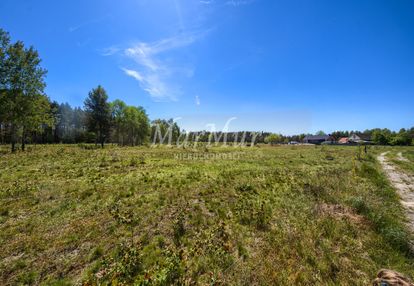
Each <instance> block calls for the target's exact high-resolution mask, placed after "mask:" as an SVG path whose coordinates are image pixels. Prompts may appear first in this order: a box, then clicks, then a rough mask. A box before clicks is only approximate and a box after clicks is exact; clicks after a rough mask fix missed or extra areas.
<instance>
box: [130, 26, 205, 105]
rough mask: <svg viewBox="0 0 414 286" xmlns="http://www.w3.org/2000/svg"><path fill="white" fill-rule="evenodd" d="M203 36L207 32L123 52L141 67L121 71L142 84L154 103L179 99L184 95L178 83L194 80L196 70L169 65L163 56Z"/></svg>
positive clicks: (143, 44)
mask: <svg viewBox="0 0 414 286" xmlns="http://www.w3.org/2000/svg"><path fill="white" fill-rule="evenodd" d="M204 35H205V33H187V34H181V35H178V36H175V37H170V38H166V39H162V40H159V41H156V42H152V43H146V42H139V43H137V44H136V45H134V46H132V47H129V48H127V49H125V50H124V55H125V56H126V57H127V58H130V59H132V60H133V61H134V62H135V63H136V64H137V65H138V67H137V68H136V69H126V68H122V70H123V71H124V72H125V74H126V75H128V76H130V77H132V78H134V79H136V80H137V81H139V83H140V86H141V88H142V89H143V90H144V91H146V92H147V93H148V94H149V95H150V96H151V97H152V98H153V99H154V100H156V101H165V100H173V101H174V100H177V98H178V97H179V96H180V94H181V88H180V86H179V85H178V83H177V82H178V81H179V80H180V79H183V78H189V77H192V75H193V73H194V71H193V68H191V67H187V66H182V65H181V66H176V65H174V64H171V62H170V61H169V62H166V61H165V60H162V58H161V54H163V53H167V52H173V50H176V49H179V48H183V47H186V46H189V45H191V44H193V43H194V42H195V41H196V40H197V39H199V38H201V37H202V36H204Z"/></svg>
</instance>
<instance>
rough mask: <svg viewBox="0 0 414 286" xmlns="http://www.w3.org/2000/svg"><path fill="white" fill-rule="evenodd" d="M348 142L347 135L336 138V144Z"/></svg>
mask: <svg viewBox="0 0 414 286" xmlns="http://www.w3.org/2000/svg"><path fill="white" fill-rule="evenodd" d="M348 143H349V138H348V137H342V138H339V140H338V144H348Z"/></svg>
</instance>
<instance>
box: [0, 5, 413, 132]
mask: <svg viewBox="0 0 414 286" xmlns="http://www.w3.org/2000/svg"><path fill="white" fill-rule="evenodd" d="M413 12H414V2H413V1H411V0H399V1H391V0H389V1H381V0H373V1H368V0H363V1H360V0H358V1H356V0H355V1H348V0H347V1H345V0H342V1H339V0H338V1H332V0H325V1H322V0H315V1H308V0H303V1H299V0H298V1H288V0H284V1H276V0H267V1H266V0H220V1H219V0H123V1H112V0H111V1H109V0H99V1H98V0H90V1H77V0H72V1H46V0H45V1H31V0H25V1H17V0H2V1H1V2H0V27H2V28H3V29H5V30H7V31H9V32H10V34H11V36H12V38H13V40H17V39H19V40H23V41H24V42H25V43H26V44H28V45H33V46H35V48H36V49H37V50H38V51H39V53H40V55H41V58H42V59H43V62H42V65H43V66H44V67H45V68H46V69H48V76H47V85H48V86H47V89H46V92H47V94H48V95H49V96H50V97H51V98H52V99H54V100H57V101H59V102H69V103H70V104H71V105H74V106H82V105H83V101H84V99H85V97H86V96H87V93H88V91H89V90H90V89H91V88H93V87H95V86H97V85H98V84H101V85H103V86H104V88H105V89H106V90H107V91H108V94H109V97H110V99H111V100H113V99H116V98H119V99H122V100H124V101H125V102H126V103H128V104H131V105H141V106H144V107H145V109H146V110H147V112H148V114H149V115H150V117H151V118H152V119H155V118H158V117H160V118H169V117H174V118H176V117H181V119H180V121H179V122H181V125H182V126H183V127H184V128H186V129H187V130H188V129H197V130H198V129H205V128H204V126H203V124H205V121H206V118H209V120H210V122H214V123H216V124H217V127H216V128H217V129H221V128H222V127H223V124H224V123H223V122H225V121H226V120H228V119H229V118H231V117H236V118H237V119H236V120H233V121H232V124H231V125H230V128H229V129H230V130H232V129H233V130H237V129H255V130H268V131H275V132H282V133H298V132H315V131H317V130H320V129H322V130H325V131H326V132H331V131H333V130H342V129H348V130H351V129H353V130H355V129H362V130H363V129H366V128H374V127H387V128H390V129H399V128H401V127H411V126H414V108H413V107H414V53H413V51H414V17H413Z"/></svg>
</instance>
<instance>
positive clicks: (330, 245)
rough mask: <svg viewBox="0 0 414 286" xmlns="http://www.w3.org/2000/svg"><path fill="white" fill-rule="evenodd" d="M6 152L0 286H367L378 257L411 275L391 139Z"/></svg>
mask: <svg viewBox="0 0 414 286" xmlns="http://www.w3.org/2000/svg"><path fill="white" fill-rule="evenodd" d="M3 148H4V149H3V152H2V153H1V155H0V156H1V157H0V170H1V173H0V187H1V191H0V202H1V205H0V244H1V251H0V284H1V285H33V284H40V285H73V284H75V283H83V284H84V285H96V284H101V285H108V284H109V285H111V283H112V285H131V284H134V285H171V284H176V285H367V284H369V282H370V281H371V280H372V279H373V278H374V276H375V274H376V272H377V271H378V270H379V269H380V268H383V267H385V268H391V269H394V270H397V271H400V272H403V273H404V274H406V275H408V276H411V277H414V258H413V256H412V254H410V252H409V246H408V241H409V239H410V237H409V235H408V234H407V232H406V229H405V227H404V225H403V224H402V220H403V218H402V217H403V214H402V210H401V207H400V204H399V201H398V197H397V195H396V193H395V191H394V190H393V189H392V188H391V187H390V186H389V184H388V182H387V180H386V178H385V176H384V175H383V174H382V172H381V171H380V166H379V165H378V163H377V162H376V159H375V158H376V155H377V154H378V153H379V152H383V151H386V150H387V148H375V147H371V148H370V149H369V152H368V155H366V154H364V153H362V152H359V150H358V147H338V146H323V147H320V146H319V147H314V146H275V147H267V146H259V147H252V148H233V147H231V148H223V147H221V148H219V147H216V148H212V149H209V150H208V149H205V148H202V149H199V150H184V149H177V148H167V147H160V148H148V147H139V148H138V147H136V148H132V147H125V148H120V147H114V146H107V147H106V148H105V149H103V150H101V149H94V148H93V146H88V145H81V146H76V145H72V146H65V145H55V146H31V147H29V150H28V151H27V152H25V153H17V154H9V153H7V151H6V149H5V148H6V146H3ZM401 150H402V151H403V154H411V155H410V156H412V154H413V152H414V149H413V148H411V149H410V148H408V147H407V148H401ZM179 154H181V155H179ZM407 157H408V156H407ZM411 166H412V165H411Z"/></svg>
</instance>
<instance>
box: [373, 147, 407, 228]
mask: <svg viewBox="0 0 414 286" xmlns="http://www.w3.org/2000/svg"><path fill="white" fill-rule="evenodd" d="M387 153H388V152H384V153H382V154H381V155H379V156H378V161H379V162H380V163H381V165H382V168H383V169H384V171H385V173H386V174H387V177H388V179H389V180H390V181H391V184H392V185H393V186H394V188H396V189H397V192H398V194H399V196H400V198H401V204H402V205H403V206H404V208H405V210H406V215H407V219H408V221H407V223H408V226H409V228H410V229H411V231H412V232H413V233H414V178H413V177H412V176H409V175H407V174H405V173H404V172H402V171H400V170H398V169H397V168H396V167H395V166H394V165H392V164H391V163H390V162H389V161H388V160H387V158H386V157H385V156H386V155H387ZM398 156H399V157H400V156H401V158H404V157H402V155H401V153H399V154H398ZM404 159H405V158H404Z"/></svg>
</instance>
